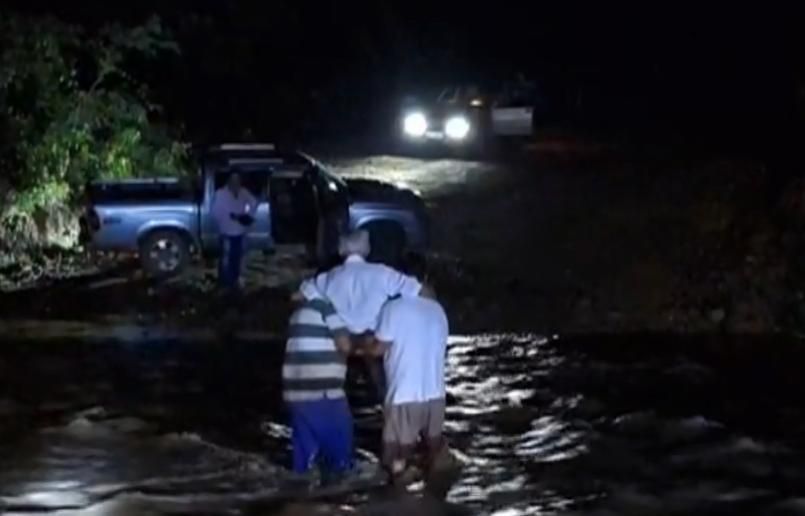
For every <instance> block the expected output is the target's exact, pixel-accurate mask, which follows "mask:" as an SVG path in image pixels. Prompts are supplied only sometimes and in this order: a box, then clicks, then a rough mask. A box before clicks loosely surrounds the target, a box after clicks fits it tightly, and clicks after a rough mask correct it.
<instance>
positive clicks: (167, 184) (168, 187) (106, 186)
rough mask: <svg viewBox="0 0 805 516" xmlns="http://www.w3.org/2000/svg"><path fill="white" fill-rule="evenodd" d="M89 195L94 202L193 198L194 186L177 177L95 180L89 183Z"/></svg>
mask: <svg viewBox="0 0 805 516" xmlns="http://www.w3.org/2000/svg"><path fill="white" fill-rule="evenodd" d="M87 196H88V197H89V200H90V202H92V203H94V204H98V203H105V202H140V201H163V200H176V199H191V198H192V197H193V188H192V186H191V185H190V182H189V181H179V180H176V179H154V180H148V179H146V180H129V181H120V182H95V183H90V184H89V185H87Z"/></svg>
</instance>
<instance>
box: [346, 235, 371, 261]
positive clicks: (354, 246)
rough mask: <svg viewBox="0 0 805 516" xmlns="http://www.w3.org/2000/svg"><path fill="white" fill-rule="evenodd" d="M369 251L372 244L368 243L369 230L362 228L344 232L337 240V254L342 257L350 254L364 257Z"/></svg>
mask: <svg viewBox="0 0 805 516" xmlns="http://www.w3.org/2000/svg"><path fill="white" fill-rule="evenodd" d="M371 251H372V246H371V244H370V243H369V232H368V231H365V230H362V229H361V230H358V231H353V232H352V233H349V234H346V235H344V236H342V237H341V238H340V239H339V241H338V254H340V255H341V256H342V257H344V258H346V257H347V256H349V255H351V254H357V255H360V256H363V257H364V258H366V257H367V256H369V253H370V252H371Z"/></svg>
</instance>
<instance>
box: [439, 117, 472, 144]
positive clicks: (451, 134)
mask: <svg viewBox="0 0 805 516" xmlns="http://www.w3.org/2000/svg"><path fill="white" fill-rule="evenodd" d="M469 132H470V123H469V121H467V119H466V118H465V117H463V116H453V117H450V118H449V119H448V120H447V122H446V123H445V124H444V133H445V134H446V135H447V137H448V138H451V139H453V140H463V139H464V138H466V137H467V135H468V134H469Z"/></svg>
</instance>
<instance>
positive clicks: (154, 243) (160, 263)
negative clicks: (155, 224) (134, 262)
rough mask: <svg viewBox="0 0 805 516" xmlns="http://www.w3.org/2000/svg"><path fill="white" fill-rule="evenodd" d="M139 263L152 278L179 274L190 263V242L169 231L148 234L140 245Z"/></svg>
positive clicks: (178, 233)
mask: <svg viewBox="0 0 805 516" xmlns="http://www.w3.org/2000/svg"><path fill="white" fill-rule="evenodd" d="M140 263H142V267H143V270H145V272H146V274H148V275H149V276H151V277H154V278H167V277H171V276H176V275H178V274H181V273H182V272H184V270H185V269H186V268H187V266H188V264H189V263H190V242H188V240H187V238H186V237H185V236H184V235H182V233H180V232H179V231H174V230H170V229H166V230H157V231H154V232H152V233H149V234H148V235H147V236H146V237H145V238H144V239H143V240H142V242H141V243H140Z"/></svg>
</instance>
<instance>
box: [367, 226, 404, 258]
mask: <svg viewBox="0 0 805 516" xmlns="http://www.w3.org/2000/svg"><path fill="white" fill-rule="evenodd" d="M363 229H366V230H367V231H368V232H369V243H370V245H371V247H372V249H371V252H370V253H369V261H370V262H375V263H384V264H386V265H388V266H390V267H395V268H399V267H400V266H401V265H402V261H403V258H404V257H405V245H406V242H405V231H403V229H402V228H401V227H400V225H399V224H397V223H396V222H385V221H381V222H372V223H370V224H367V225H366V227H364V228H363Z"/></svg>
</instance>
